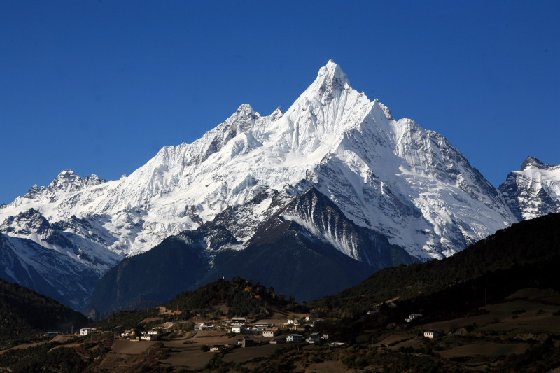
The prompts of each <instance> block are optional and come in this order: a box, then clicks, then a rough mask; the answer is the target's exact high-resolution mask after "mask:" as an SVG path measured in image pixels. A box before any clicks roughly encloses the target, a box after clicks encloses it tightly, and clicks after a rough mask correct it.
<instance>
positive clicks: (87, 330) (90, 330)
mask: <svg viewBox="0 0 560 373" xmlns="http://www.w3.org/2000/svg"><path fill="white" fill-rule="evenodd" d="M96 332H97V329H96V328H81V329H80V335H81V336H86V335H92V334H94V333H96Z"/></svg>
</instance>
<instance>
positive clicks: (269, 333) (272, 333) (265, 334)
mask: <svg viewBox="0 0 560 373" xmlns="http://www.w3.org/2000/svg"><path fill="white" fill-rule="evenodd" d="M277 332H278V330H277V329H265V330H263V332H262V336H263V337H265V338H274V336H275V335H276V333H277Z"/></svg>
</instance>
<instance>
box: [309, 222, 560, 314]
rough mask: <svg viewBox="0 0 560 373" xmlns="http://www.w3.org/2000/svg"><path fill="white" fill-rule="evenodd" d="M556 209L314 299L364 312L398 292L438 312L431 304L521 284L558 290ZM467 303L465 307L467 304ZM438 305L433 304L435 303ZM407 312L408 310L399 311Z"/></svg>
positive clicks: (455, 304) (505, 291)
mask: <svg viewBox="0 0 560 373" xmlns="http://www.w3.org/2000/svg"><path fill="white" fill-rule="evenodd" d="M558 265H560V214H550V215H547V216H544V217H540V218H535V219H532V220H528V221H523V222H520V223H517V224H514V225H513V226H511V227H509V228H507V229H504V230H500V231H498V232H496V233H495V234H494V235H492V236H490V237H488V238H486V239H484V240H481V241H479V242H477V243H476V244H474V245H472V246H470V247H468V248H466V249H465V250H463V251H462V252H460V253H457V254H456V255H454V256H452V257H451V258H447V259H444V260H441V261H431V262H428V263H421V264H414V265H411V266H401V267H398V268H388V269H384V270H381V271H379V272H377V273H375V274H374V275H372V276H371V277H370V278H368V279H367V280H365V281H363V282H362V283H360V284H359V285H357V286H355V287H353V288H351V289H348V290H345V291H343V292H341V293H340V294H337V295H335V296H332V297H326V298H324V299H322V300H320V301H318V302H317V304H316V306H317V307H319V308H325V309H331V310H334V311H336V312H343V311H348V312H349V313H357V314H363V313H364V312H365V311H367V310H368V309H372V308H373V307H376V305H379V304H380V303H382V302H384V301H386V300H388V299H391V298H395V297H398V299H399V301H402V302H407V301H410V302H411V303H410V304H411V307H412V308H414V307H415V306H416V307H418V306H419V305H422V307H424V308H426V309H428V308H430V310H431V312H432V313H434V314H438V312H439V311H438V310H437V309H434V307H432V306H431V305H430V302H432V304H433V305H436V306H437V305H445V307H443V306H441V307H440V308H442V309H445V310H447V311H450V310H453V311H454V312H458V311H460V310H461V307H463V311H466V310H468V309H472V308H473V307H475V306H480V305H481V302H484V299H485V298H484V297H485V295H484V289H485V288H486V289H487V294H486V296H487V300H488V301H490V300H492V299H494V300H500V299H501V297H504V296H507V295H509V294H510V293H512V292H514V291H516V290H517V289H520V288H523V287H544V288H546V287H555V288H557V289H560V282H559V281H557V278H556V277H557V276H556V275H555V273H556V271H555V269H554V268H557V267H558ZM469 307H470V308H469ZM435 308H437V307H435ZM407 311H409V310H408V309H406V310H404V311H403V312H407Z"/></svg>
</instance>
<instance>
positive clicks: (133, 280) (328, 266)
mask: <svg viewBox="0 0 560 373" xmlns="http://www.w3.org/2000/svg"><path fill="white" fill-rule="evenodd" d="M228 214H230V212H228ZM222 221H223V217H220V218H219V219H217V222H216V223H208V224H205V225H203V226H202V227H201V228H199V229H198V230H196V231H187V232H184V233H182V234H180V235H177V236H175V237H173V238H169V239H167V240H165V241H164V242H163V243H161V244H160V245H158V246H157V247H156V248H154V249H153V250H150V251H149V252H147V253H144V254H140V255H137V256H134V257H131V258H128V259H125V260H123V261H122V262H121V263H120V264H119V265H117V266H116V267H115V268H113V269H111V270H110V271H109V272H108V273H107V274H106V275H105V276H104V277H103V278H102V279H101V280H100V282H99V284H98V286H97V288H96V290H95V293H94V296H93V298H92V308H93V309H94V310H95V311H96V312H98V313H100V314H105V313H107V312H110V311H114V310H117V309H126V308H137V307H142V306H144V305H154V304H157V303H161V302H163V301H166V300H169V299H171V298H172V297H173V296H175V295H176V294H178V293H179V292H181V291H185V290H191V289H195V288H196V287H198V286H200V285H201V284H204V283H207V282H210V281H213V280H216V279H219V278H222V277H227V278H232V277H237V276H239V277H243V278H247V279H249V280H253V281H257V282H259V283H261V284H263V285H265V286H270V287H273V288H274V289H276V290H277V291H278V292H279V293H282V294H288V295H292V296H294V297H295V298H296V299H298V300H310V299H315V298H318V297H321V296H324V295H327V294H332V293H335V292H337V291H340V290H342V289H344V288H347V287H349V286H352V285H354V284H356V283H358V282H359V281H361V280H363V279H365V278H366V277H367V276H368V275H370V274H371V273H373V272H374V271H376V270H379V269H380V268H385V267H387V266H394V265H398V264H403V263H412V262H414V261H415V259H414V258H413V257H411V256H410V255H409V254H408V253H407V252H406V251H405V250H403V249H402V248H400V247H398V246H395V245H391V244H389V243H388V241H387V239H386V238H384V237H383V236H381V235H379V234H376V233H374V232H372V231H370V230H369V229H366V228H363V227H359V226H356V225H355V224H353V223H352V221H351V220H349V219H347V218H346V217H345V216H344V214H342V212H341V211H340V209H339V208H338V207H337V206H336V205H335V204H333V203H332V202H331V201H330V200H329V199H328V198H326V197H325V196H323V195H322V194H321V193H319V192H318V191H317V190H315V189H310V190H308V191H307V192H306V193H304V194H302V195H301V196H298V197H295V198H293V199H292V200H291V201H290V202H289V203H287V204H286V205H285V206H284V207H282V208H280V209H279V211H278V212H277V213H276V214H274V215H273V216H271V217H270V218H269V219H268V220H267V221H265V222H264V223H263V224H261V225H260V226H259V228H258V229H257V231H256V232H255V234H254V235H253V238H252V239H251V241H250V242H249V243H248V245H247V247H246V248H245V249H244V250H241V251H233V250H227V251H222V250H219V247H220V246H225V245H231V244H233V243H235V238H234V236H233V235H232V234H231V233H230V232H229V231H228V230H227V228H225V226H223V225H221V222H222ZM209 252H211V253H213V254H211V255H208V254H207V253H209Z"/></svg>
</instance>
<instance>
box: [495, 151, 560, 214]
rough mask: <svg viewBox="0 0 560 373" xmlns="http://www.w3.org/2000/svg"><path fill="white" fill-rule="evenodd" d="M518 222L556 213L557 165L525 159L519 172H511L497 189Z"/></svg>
mask: <svg viewBox="0 0 560 373" xmlns="http://www.w3.org/2000/svg"><path fill="white" fill-rule="evenodd" d="M499 189H500V191H501V193H502V195H503V196H504V199H505V200H506V201H507V203H508V205H509V206H510V208H511V210H512V211H513V212H514V213H515V214H516V216H517V217H518V218H519V219H524V220H525V219H533V218H536V217H539V216H543V215H546V214H549V213H553V212H560V165H549V164H546V163H544V162H542V161H540V160H539V159H537V158H535V157H527V159H526V160H525V161H524V162H523V163H522V164H521V170H520V171H512V172H511V173H510V174H509V175H508V176H507V178H506V181H505V182H504V183H503V184H502V185H500V187H499Z"/></svg>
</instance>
